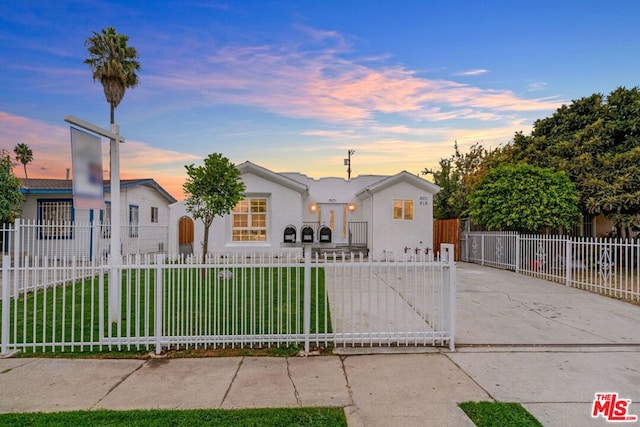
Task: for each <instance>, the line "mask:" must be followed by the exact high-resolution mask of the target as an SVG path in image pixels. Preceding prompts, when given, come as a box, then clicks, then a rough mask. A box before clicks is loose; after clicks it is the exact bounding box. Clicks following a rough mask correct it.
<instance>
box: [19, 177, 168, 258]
mask: <svg viewBox="0 0 640 427" xmlns="http://www.w3.org/2000/svg"><path fill="white" fill-rule="evenodd" d="M104 189H105V193H104V198H105V205H104V209H100V210H97V209H96V210H94V209H75V208H74V206H73V181H71V180H63V179H23V180H22V188H21V192H22V194H23V195H24V197H25V199H24V204H23V207H22V214H21V217H20V220H21V223H22V224H23V225H25V226H26V225H28V224H32V225H33V229H32V230H31V235H30V236H29V239H25V241H24V242H23V243H21V246H22V248H20V251H21V252H27V253H29V254H30V255H39V256H62V255H65V256H69V255H76V256H88V257H90V258H94V257H95V255H96V254H98V255H100V256H105V255H107V254H108V250H109V239H110V236H111V230H110V222H111V221H110V219H111V215H112V213H111V197H110V196H111V192H110V182H109V181H105V183H104ZM175 202H176V199H175V198H174V197H173V196H171V195H170V194H169V193H167V191H165V190H164V189H163V188H162V187H161V186H160V185H158V183H156V182H155V181H154V180H153V179H150V178H147V179H123V180H121V181H120V206H121V209H120V218H121V226H122V232H121V244H122V253H123V255H127V254H136V253H154V252H165V251H166V246H167V229H168V221H169V205H170V204H172V203H175ZM36 223H37V226H36V225H35V224H36ZM70 224H74V226H73V227H71V226H70ZM30 245H31V246H30Z"/></svg>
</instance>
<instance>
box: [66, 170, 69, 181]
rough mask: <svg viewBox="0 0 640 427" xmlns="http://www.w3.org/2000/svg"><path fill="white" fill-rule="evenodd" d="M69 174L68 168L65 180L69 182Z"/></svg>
mask: <svg viewBox="0 0 640 427" xmlns="http://www.w3.org/2000/svg"><path fill="white" fill-rule="evenodd" d="M69 172H70V169H69V168H67V177H66V178H65V179H66V180H67V181H69Z"/></svg>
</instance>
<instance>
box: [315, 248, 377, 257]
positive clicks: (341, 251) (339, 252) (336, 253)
mask: <svg viewBox="0 0 640 427" xmlns="http://www.w3.org/2000/svg"><path fill="white" fill-rule="evenodd" d="M360 253H362V254H363V256H364V257H365V258H366V257H368V256H369V249H368V248H367V247H366V246H365V245H351V246H349V245H335V246H332V247H314V248H313V249H312V250H311V255H312V256H313V257H315V256H316V254H317V255H318V256H319V257H324V256H325V254H326V256H327V258H330V259H335V258H338V257H343V258H346V259H349V258H351V256H352V255H353V256H354V257H358V256H359V255H360Z"/></svg>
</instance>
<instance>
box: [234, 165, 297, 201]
mask: <svg viewBox="0 0 640 427" xmlns="http://www.w3.org/2000/svg"><path fill="white" fill-rule="evenodd" d="M237 168H238V170H239V171H240V173H241V174H245V173H251V174H253V175H256V176H259V177H261V178H264V179H268V180H269V181H272V182H275V183H277V184H280V185H282V186H284V187H287V188H289V189H291V190H295V191H297V192H298V193H304V192H306V191H308V190H309V187H307V186H306V185H305V184H302V183H300V182H298V181H296V180H295V179H292V178H289V177H288V176H284V175H283V174H280V173H277V172H273V171H270V170H269V169H266V168H263V167H262V166H258V165H256V164H255V163H251V162H250V161H246V162H244V163H242V164H240V165H238V166H237Z"/></svg>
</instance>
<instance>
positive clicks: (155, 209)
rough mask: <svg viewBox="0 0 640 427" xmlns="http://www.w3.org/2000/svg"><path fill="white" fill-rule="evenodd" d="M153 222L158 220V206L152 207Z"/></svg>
mask: <svg viewBox="0 0 640 427" xmlns="http://www.w3.org/2000/svg"><path fill="white" fill-rule="evenodd" d="M151 222H158V208H154V207H153V206H152V207H151Z"/></svg>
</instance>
